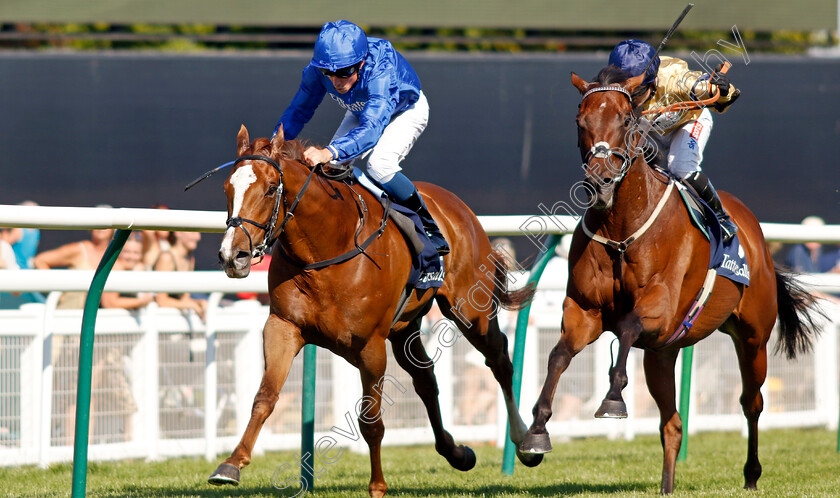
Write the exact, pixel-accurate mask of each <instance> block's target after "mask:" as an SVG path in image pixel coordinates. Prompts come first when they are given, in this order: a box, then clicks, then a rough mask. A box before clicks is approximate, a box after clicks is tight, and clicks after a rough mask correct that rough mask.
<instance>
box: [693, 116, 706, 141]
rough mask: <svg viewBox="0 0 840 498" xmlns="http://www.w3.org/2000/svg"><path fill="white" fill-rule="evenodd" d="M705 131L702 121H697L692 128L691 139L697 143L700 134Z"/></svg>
mask: <svg viewBox="0 0 840 498" xmlns="http://www.w3.org/2000/svg"><path fill="white" fill-rule="evenodd" d="M702 131H703V124H702V123H701V122H700V121H695V122H694V126H692V127H691V134H690V135H691V138H693V139H694V140H695V141H697V140H699V139H700V132H702Z"/></svg>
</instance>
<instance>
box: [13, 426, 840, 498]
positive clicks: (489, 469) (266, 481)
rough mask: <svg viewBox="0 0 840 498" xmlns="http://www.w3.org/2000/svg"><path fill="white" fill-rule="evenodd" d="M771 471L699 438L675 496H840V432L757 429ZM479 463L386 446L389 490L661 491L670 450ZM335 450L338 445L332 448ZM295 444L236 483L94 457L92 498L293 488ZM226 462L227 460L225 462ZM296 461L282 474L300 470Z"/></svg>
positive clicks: (63, 484) (729, 444) (319, 493)
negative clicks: (752, 480)
mask: <svg viewBox="0 0 840 498" xmlns="http://www.w3.org/2000/svg"><path fill="white" fill-rule="evenodd" d="M759 441H760V443H759V456H760V458H761V462H762V466H763V468H764V474H763V475H762V477H761V479H760V480H759V481H758V488H759V489H758V492H755V493H752V492H746V491H744V490H743V489H742V487H743V484H744V481H743V479H744V478H743V474H742V468H743V465H744V461H745V458H746V456H745V455H746V440H745V439H743V438H742V437H741V436H740V434H736V433H707V434H698V435H696V436H692V437H691V438H690V441H689V457H688V460H687V461H686V462H682V463H678V464H677V476H676V486H675V494H674V495H675V496H677V497H679V496H708V497H718V496H737V497H748V498H753V497H765V496H766V497H779V496H790V497H814V496H838V494H840V454H838V453H837V452H836V445H837V434H836V432H833V431H826V430H817V429H814V430H774V431H762V432H761V433H760V435H759ZM473 449H475V451H476V455H477V456H478V464H477V465H476V468H474V469H473V470H471V471H470V472H466V473H462V472H458V471H456V470H454V469H452V468H451V467H449V465H448V464H447V463H446V461H445V460H444V459H443V458H441V457H440V456H438V455H437V454H436V453H435V451H434V448H432V447H431V446H407V447H390V448H385V449H383V451H382V458H383V462H384V463H383V471H384V473H385V478H386V480H387V482H388V486H389V492H388V496H401V497H416V498H427V497H430V496H452V497H465V496H470V497H479V496H488V497H489V496H493V497H496V496H500V497H511V496H557V495H564V496H612V497H616V496H657V495H658V493H659V479H660V472H661V462H662V451H661V448H660V446H659V438H658V437H652V436H645V437H638V438H636V439H635V440H634V441H623V440H618V441H608V440H605V439H600V438H593V439H583V440H572V441H571V442H566V443H562V442H555V443H554V451H553V452H552V453H551V454H549V455H546V459H545V461H544V462H543V463H542V465H540V466H539V467H536V468H533V469H529V468H525V467H523V466H522V465H521V464H518V463H517V466H516V471H515V474H514V476H512V477H508V476H504V475H502V474H501V470H500V469H501V462H502V452H501V450H500V449H498V448H495V447H493V446H489V445H473ZM332 455H335V453H332ZM294 456H295V453H294V452H271V453H267V454H265V455H259V456H256V457H255V458H254V462H253V463H252V464H251V465H250V466H248V467H247V468H245V470H244V471H243V473H242V484H241V485H240V486H239V487H238V488H232V487H225V488H215V487H212V486H209V485H208V484H207V483H206V478H207V476H208V475H209V474H210V473H211V472H212V471H213V470H214V469H215V467H216V465H217V464H218V463H219V462H218V461H217V462H206V461H204V460H203V459H199V458H178V459H172V460H166V461H162V462H151V463H148V462H143V461H122V462H113V463H92V464H90V467H89V470H88V484H87V490H88V493H87V496H91V497H100V496H102V497H129V496H156V497H157V496H159V497H215V496H229V497H272V498H274V497H278V496H292V495H293V494H294V492H290V490H291V488H289V489H288V490H285V493H284V492H281V491H280V490H278V489H275V488H274V487H273V486H272V485H271V478H272V474H273V473H274V470H275V469H276V468H277V467H279V466H281V465H283V464H285V463H290V464H291V463H293V462H294ZM219 461H221V458H220V460H219ZM295 468H296V467H292V468H291V469H290V470H288V471H286V472H285V473H283V474H282V475H281V476H280V477H282V479H279V481H284V480H286V479H288V478H291V477H292V476H294V474H295V473H296V471H294V469H295ZM369 468H370V467H369V463H368V458H367V455H359V454H353V453H350V452H349V451H346V452H345V453H344V454H343V455H342V457H341V458H340V459H339V460H338V461H337V462H336V463H333V464H330V465H326V466H318V467H316V472H322V471H323V476H322V477H320V478H318V479H317V480H316V483H315V485H316V490H315V491H314V492H313V493H312V495H311V496H313V497H345V496H347V497H349V496H354V497H355V496H367V483H368V479H369ZM71 474H72V465H71V464H59V465H54V466H52V467H51V468H49V469H46V470H44V469H38V468H36V467H31V466H27V467H21V468H4V469H0V483H2V486H0V496H14V497H19V496H37V497H52V496H68V495H69V493H70V482H71Z"/></svg>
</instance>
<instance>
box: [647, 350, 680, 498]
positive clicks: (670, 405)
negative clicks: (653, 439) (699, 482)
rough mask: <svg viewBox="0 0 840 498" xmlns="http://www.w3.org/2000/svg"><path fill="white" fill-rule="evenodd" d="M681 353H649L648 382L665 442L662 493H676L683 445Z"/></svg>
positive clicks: (663, 447) (661, 438)
mask: <svg viewBox="0 0 840 498" xmlns="http://www.w3.org/2000/svg"><path fill="white" fill-rule="evenodd" d="M676 361H677V351H662V352H659V353H656V352H653V351H645V359H644V366H645V381H646V382H647V386H648V390H649V391H650V394H651V396H652V397H653V400H654V401H655V402H656V406H657V407H658V408H659V440H660V442H661V443H662V485H661V487H660V489H659V492H660V493H661V494H663V495H669V494H671V493H673V492H674V475H675V472H676V466H677V454H678V453H679V451H680V445H681V444H682V419H681V418H680V414H679V413H678V412H677V406H676V385H675V381H674V364H675V363H676Z"/></svg>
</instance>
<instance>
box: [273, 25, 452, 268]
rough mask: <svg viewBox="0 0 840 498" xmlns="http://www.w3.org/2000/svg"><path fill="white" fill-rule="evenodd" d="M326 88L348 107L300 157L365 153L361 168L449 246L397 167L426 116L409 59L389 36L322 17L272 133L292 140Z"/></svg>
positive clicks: (314, 159)
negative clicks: (327, 135)
mask: <svg viewBox="0 0 840 498" xmlns="http://www.w3.org/2000/svg"><path fill="white" fill-rule="evenodd" d="M325 95H329V96H330V98H331V99H332V100H334V101H335V102H336V103H337V104H338V105H340V106H341V107H342V108H344V109H346V111H347V112H346V113H345V115H344V120H343V121H342V122H341V124H340V125H339V127H338V129H337V130H336V132H335V135H334V136H333V138H332V140H331V141H330V143H329V145H327V146H326V147H325V148H323V149H322V148H317V147H309V148H307V149H306V150H305V151H304V159H305V160H306V162H307V163H308V164H309V165H310V166H314V165H316V164H322V163H327V162H332V163H339V164H345V165H346V164H351V163H352V162H354V161H355V160H356V159H358V158H361V159H362V160H366V161H367V172H368V175H369V176H370V177H371V178H373V179H374V180H375V181H376V182H378V183H379V184H380V185H381V186H382V188H383V190H385V191H386V192H387V193H388V195H390V196H391V198H393V199H394V200H395V201H396V202H398V203H399V204H402V205H404V206H405V207H407V208H409V209H412V210H414V211H415V212H417V214H418V215H419V216H420V219H421V220H422V222H423V227H424V228H425V230H426V233H427V234H428V235H429V238H430V239H431V241H432V243H433V244H434V245H435V248H436V249H437V251H438V253H440V254H446V253H448V252H449V245H448V244H447V243H446V240H444V238H443V235H442V234H441V233H440V230H439V229H438V226H437V224H436V223H435V221H434V220H433V219H432V216H431V214H429V211H428V209H427V208H426V204H425V203H424V201H423V198H422V197H421V196H420V194H419V192H417V188H416V187H415V186H414V184H413V183H411V180H409V179H408V178H407V177H406V176H405V175H403V174H402V173H401V169H402V168H401V167H400V162H402V160H403V159H405V157H406V155H407V154H408V152H409V151H410V150H411V148H412V146H413V145H414V142H415V141H416V140H417V138H418V137H419V136H420V134H421V133H423V130H425V129H426V124H427V123H428V121H429V104H428V102H427V101H426V96H425V95H424V94H423V92H422V91H421V87H420V78H418V77H417V74H416V73H415V72H414V69H412V67H411V65H410V64H409V63H408V61H406V60H405V58H403V56H402V55H400V53H399V52H397V51H396V50H395V49H394V46H393V45H391V43H390V42H389V41H387V40H381V39H379V38H372V37H367V36H366V35H365V32H364V31H363V30H362V28H360V27H358V26H356V25H355V24H353V23H351V22H349V21H336V22H328V23H326V24H324V26H323V27H322V28H321V33H320V34H319V35H318V40H317V42H316V43H315V51H314V54H313V56H312V61H311V62H310V63H309V65H307V66H306V67H305V68H304V69H303V78H302V80H301V83H300V88H299V89H298V92H297V94H296V95H295V97H294V98H293V99H292V103H291V104H290V105H289V107H288V108H287V109H286V111H285V112H284V113H283V116H281V117H280V121H279V122H278V123H277V127H276V128H275V130H274V133H275V134H276V133H277V131H278V130H279V128H280V126H281V125H282V126H283V134H284V136H285V137H286V138H288V139H290V140H291V139H294V138H295V137H296V136H297V135H298V134H299V133H300V131H301V130H302V129H303V127H304V125H305V124H306V123H308V122H309V120H310V119H311V118H312V115H313V114H314V113H315V109H316V108H317V107H318V106H319V105H320V104H321V102H322V101H323V99H324V96H325Z"/></svg>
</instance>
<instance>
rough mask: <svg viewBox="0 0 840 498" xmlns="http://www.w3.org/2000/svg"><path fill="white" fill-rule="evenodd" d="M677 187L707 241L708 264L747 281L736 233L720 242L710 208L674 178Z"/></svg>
mask: <svg viewBox="0 0 840 498" xmlns="http://www.w3.org/2000/svg"><path fill="white" fill-rule="evenodd" d="M677 188H678V190H679V193H680V197H681V198H682V200H683V202H684V203H685V206H686V208H687V209H688V213H689V215H690V217H691V221H692V222H693V223H694V224H695V225H696V226H697V228H699V229H700V231H701V232H703V235H705V236H706V239H707V240H708V241H709V246H710V250H709V268H710V269H715V271H716V272H717V274H718V275H720V276H721V277H725V278H728V279H729V280H732V281H733V282H735V283H739V284H743V285H747V286H748V285H750V268H749V265H748V264H747V258H746V254H744V248H743V247H741V242H740V241H739V240H738V235H737V234H735V236H734V237H732V238H731V239H730V240H729V242H727V243H725V244H724V242H723V237H722V231H721V228H720V222H719V221H718V219H717V215H715V212H714V210H712V208H710V207H709V205H708V204H706V203H705V202H704V201H703V200H702V199H700V198H699V197H698V196H697V194H696V193H695V192H694V190H692V189H690V188H688V187H686V186H685V185H683V184H682V183H681V182H677Z"/></svg>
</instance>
